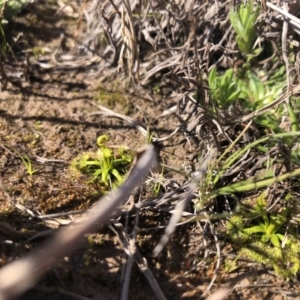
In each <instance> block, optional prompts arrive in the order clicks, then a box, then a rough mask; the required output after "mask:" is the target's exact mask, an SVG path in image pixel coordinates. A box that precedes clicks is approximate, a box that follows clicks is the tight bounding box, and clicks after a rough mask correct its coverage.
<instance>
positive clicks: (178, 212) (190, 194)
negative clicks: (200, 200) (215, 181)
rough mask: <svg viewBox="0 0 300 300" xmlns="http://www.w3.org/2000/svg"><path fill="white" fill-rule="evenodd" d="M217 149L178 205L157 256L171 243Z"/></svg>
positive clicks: (156, 253)
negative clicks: (172, 236) (177, 226)
mask: <svg viewBox="0 0 300 300" xmlns="http://www.w3.org/2000/svg"><path fill="white" fill-rule="evenodd" d="M216 152H217V151H216V149H212V150H211V151H210V153H209V155H208V156H207V158H206V159H205V160H204V162H203V163H202V165H201V167H200V168H199V171H198V172H199V173H198V175H197V176H196V177H195V178H194V179H193V181H192V182H191V183H190V184H189V187H188V189H189V191H188V194H187V196H186V197H185V199H183V200H181V201H179V203H178V204H176V207H175V212H174V213H173V215H172V217H171V219H170V221H169V224H168V226H167V227H166V230H165V234H164V236H163V237H162V238H161V239H160V241H159V243H158V244H157V246H156V247H155V248H154V250H153V253H154V254H155V255H158V254H159V253H160V252H161V251H162V250H163V249H164V247H165V246H166V244H167V243H168V242H169V240H170V237H171V235H172V234H173V232H174V231H175V228H176V225H177V223H178V222H179V220H180V218H181V216H182V213H183V211H184V209H185V207H186V205H187V204H188V203H189V202H190V201H191V199H192V197H193V194H194V191H195V190H196V188H197V186H198V184H199V183H200V184H201V182H202V180H203V177H204V174H205V172H206V169H207V167H208V164H209V163H210V161H211V160H212V159H213V157H214V156H215V155H216Z"/></svg>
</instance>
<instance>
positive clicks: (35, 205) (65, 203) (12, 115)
mask: <svg viewBox="0 0 300 300" xmlns="http://www.w3.org/2000/svg"><path fill="white" fill-rule="evenodd" d="M48 25H49V24H48ZM64 25H65V24H64V23H63V22H61V21H60V22H57V23H55V24H54V25H53V26H54V27H55V31H51V32H52V38H51V40H50V41H49V40H45V39H44V35H41V36H39V37H38V38H39V46H43V45H47V47H51V48H53V49H54V48H55V47H57V45H58V44H59V43H60V40H59V38H58V37H59V32H60V30H61V31H62V30H63V29H62V28H63V27H64ZM73 25H74V24H73ZM37 32H38V31H37ZM30 43H36V40H34V41H31V42H30ZM29 74H30V76H29V77H28V78H27V79H26V80H25V79H24V80H22V81H21V82H15V83H12V82H10V83H8V85H7V86H6V88H5V89H4V90H3V91H2V92H1V94H0V96H1V108H0V109H1V110H0V164H1V174H0V176H1V177H0V179H1V191H0V212H1V213H0V220H1V222H3V223H5V224H7V225H9V226H10V227H7V228H6V227H5V226H2V227H1V231H0V238H1V248H0V249H1V250H0V253H1V256H0V264H1V266H2V265H4V264H6V263H7V262H9V261H10V260H12V259H15V258H18V257H21V256H23V255H24V254H25V253H28V251H30V250H31V249H33V248H36V247H38V246H39V245H40V243H41V242H42V241H43V240H44V239H45V237H40V238H37V239H35V240H34V241H31V242H29V241H27V238H28V237H30V236H33V235H35V234H37V233H40V232H42V233H44V232H46V230H48V229H49V228H50V229H51V228H54V229H55V230H56V229H57V228H58V227H59V224H58V222H59V220H57V218H53V219H52V222H44V221H42V220H39V219H37V218H34V217H31V216H30V214H29V213H28V212H26V211H24V210H23V211H22V210H20V209H18V208H16V204H20V205H22V206H23V207H24V208H26V209H28V210H29V211H32V212H34V213H38V214H50V213H57V212H68V211H74V210H81V209H86V208H88V207H90V205H91V204H92V203H93V202H94V201H95V200H97V199H98V198H99V191H98V190H97V186H95V185H90V184H87V183H86V180H85V178H78V177H74V176H73V174H72V173H71V172H70V169H69V165H70V162H71V161H72V159H74V158H75V157H76V156H77V155H78V154H80V153H82V152H84V151H90V150H95V149H96V138H97V137H98V136H99V135H101V134H108V135H109V136H110V142H109V145H126V146H128V147H130V148H131V149H133V150H136V149H138V148H139V147H140V146H142V145H143V144H145V142H146V141H145V137H143V136H142V135H141V134H140V133H139V132H138V131H137V130H136V129H135V128H133V127H132V126H130V125H129V124H127V123H125V122H124V121H121V120H118V119H115V118H109V117H105V116H101V115H91V114H92V113H95V111H98V109H97V108H95V106H94V105H92V104H91V103H92V102H93V103H95V104H97V103H99V104H101V105H104V106H106V107H109V108H110V109H112V110H113V111H115V112H119V113H122V114H125V115H128V116H130V117H132V118H133V119H135V120H137V121H139V122H140V123H141V124H143V125H144V127H145V128H147V126H150V128H151V131H153V132H154V133H155V134H156V135H157V136H160V137H162V136H166V135H168V134H170V133H171V132H172V131H173V130H174V129H175V128H176V126H178V124H179V121H178V119H177V118H176V117H175V116H173V115H171V116H169V117H166V118H160V117H158V116H159V115H160V114H161V113H162V112H163V111H164V109H166V108H167V107H169V105H170V104H172V101H171V99H170V98H169V96H168V95H167V94H165V93H164V92H162V93H161V95H157V94H156V95H155V94H154V95H153V94H152V98H153V99H152V100H149V99H147V98H146V97H141V96H140V95H137V94H136V93H132V92H131V93H130V92H129V91H126V90H125V89H124V88H122V87H120V85H121V84H120V83H119V82H116V81H115V82H111V83H110V84H107V83H106V84H100V83H99V82H98V79H97V78H95V77H94V76H89V73H88V72H86V71H85V70H83V71H78V70H76V71H68V72H66V71H64V72H52V71H49V72H40V73H39V72H38V71H36V70H35V71H33V72H29ZM161 144H162V150H161V152H160V160H161V161H162V162H164V163H165V164H167V165H169V166H172V167H173V168H180V167H181V165H182V164H183V163H185V162H189V160H190V157H191V155H192V154H194V153H195V152H196V151H197V145H196V144H194V143H193V141H192V144H189V143H188V142H187V139H186V137H185V135H184V134H183V133H181V132H179V133H178V134H177V135H175V136H174V137H173V138H171V139H169V140H167V141H166V142H163V143H161ZM19 155H21V156H22V157H25V156H28V158H29V159H30V161H31V162H32V165H33V168H34V169H35V170H37V172H36V173H34V174H33V175H32V176H30V175H29V174H28V172H27V170H26V168H25V167H24V164H23V163H22V161H21V159H20V157H19ZM41 158H43V159H45V160H44V161H43V162H42V160H41ZM153 175H154V176H159V173H158V172H157V173H154V174H153ZM165 178H166V180H170V181H171V180H174V181H176V182H178V183H179V184H180V183H182V182H183V181H184V177H183V176H182V175H180V174H178V173H174V172H167V173H166V174H165ZM151 196H152V197H153V195H151V189H150V188H149V189H148V190H147V191H146V192H145V194H144V196H143V197H144V199H143V200H145V199H148V197H151ZM169 217H170V216H169V214H167V213H153V212H143V214H142V215H141V218H140V219H141V221H140V229H141V231H140V233H139V235H138V238H137V246H138V248H139V250H140V252H141V253H142V255H143V256H145V258H146V259H147V260H148V263H149V266H150V269H151V270H152V272H153V274H154V275H155V277H156V279H157V280H158V282H159V284H160V286H161V288H162V290H163V292H164V293H165V295H166V297H167V299H201V298H202V294H203V293H204V292H205V290H206V288H207V287H208V285H209V283H210V281H211V279H212V277H213V275H214V269H215V265H216V254H215V252H214V251H215V248H214V247H213V246H211V245H210V246H207V247H205V245H204V244H203V243H204V241H205V242H207V243H211V242H212V240H213V238H212V237H210V236H209V233H208V235H207V237H205V238H204V237H203V231H202V230H200V229H199V228H197V227H196V226H194V225H184V226H181V227H179V228H178V229H177V231H176V234H175V236H174V237H173V238H172V240H171V241H170V243H169V244H168V246H167V247H166V249H165V250H164V251H163V254H162V255H161V256H160V257H158V258H156V257H153V255H152V251H153V248H154V246H155V245H156V244H157V242H158V241H159V239H160V237H161V236H162V235H163V230H162V229H156V230H149V231H145V229H147V228H152V227H156V226H164V225H166V224H167V221H168V219H169ZM72 218H73V217H68V218H66V220H67V221H70V220H72ZM123 221H124V220H122V222H123ZM130 223H132V219H130ZM203 226H205V224H203ZM5 228H6V229H5ZM47 232H48V231H47ZM49 234H50V235H51V234H52V232H50V233H49ZM45 235H46V237H48V235H47V234H45ZM10 241H11V242H10ZM205 249H210V250H207V251H208V252H205V251H206V250H205ZM222 251H223V252H224V254H226V255H228V256H229V257H234V251H233V250H232V249H229V250H228V249H227V250H226V248H225V247H224V245H222ZM205 253H206V254H207V256H205ZM204 257H205V258H204ZM202 258H203V260H202ZM201 260H202V264H201V263H200V262H201ZM194 261H197V262H198V263H199V265H198V267H196V268H195V270H194V271H191V272H189V271H190V269H191V266H192V265H193V262H194ZM123 263H124V251H123V247H122V246H121V244H120V242H119V241H118V238H117V237H116V236H115V235H114V234H113V233H112V232H111V231H110V230H108V229H104V230H102V231H99V232H98V233H96V234H93V235H90V237H89V238H88V237H85V238H84V239H83V241H82V245H81V247H80V250H78V251H76V252H75V253H74V254H72V255H71V256H69V257H65V258H64V259H63V260H62V261H61V262H60V263H59V265H58V266H53V269H52V270H50V271H49V273H48V274H47V275H45V276H44V277H43V279H42V280H41V281H40V282H39V283H38V284H37V286H36V287H34V288H32V289H31V290H30V291H28V292H27V293H26V294H24V295H23V296H22V297H20V299H45V300H46V299H77V298H76V297H77V296H79V295H81V296H84V297H87V298H88V299H95V300H96V299H97V300H100V299H119V297H120V293H121V286H122V285H121V283H120V281H121V278H122V277H121V275H122V268H123ZM222 266H224V262H222ZM251 270H252V267H251V264H248V262H244V265H243V264H242V266H241V268H240V269H239V270H238V271H235V272H233V273H232V274H229V273H226V272H224V271H221V272H219V274H218V275H217V280H216V284H215V287H214V289H215V288H217V287H219V286H222V285H223V284H225V283H226V282H227V280H228V279H230V278H233V277H235V276H237V275H238V274H239V273H243V272H246V271H251ZM242 285H245V286H247V285H248V287H242ZM281 291H289V292H297V291H299V283H298V282H295V283H292V282H285V281H283V280H282V281H281V280H280V279H278V278H276V277H275V276H272V275H269V274H265V275H262V276H254V277H251V278H249V279H247V280H244V281H242V282H241V283H240V286H239V287H237V288H235V289H234V291H233V293H232V294H231V296H230V298H229V299H274V300H275V299H276V300H280V299H288V296H285V294H284V292H283V293H281ZM78 299H79V298H78ZM85 299H86V298H85ZM130 299H155V296H154V294H153V292H152V291H151V289H150V287H149V285H148V283H147V281H146V279H145V278H144V277H143V275H142V274H141V272H140V271H139V270H138V268H137V267H136V266H135V267H134V269H133V271H132V276H131V285H130Z"/></svg>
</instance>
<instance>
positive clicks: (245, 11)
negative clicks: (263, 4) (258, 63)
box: [229, 1, 260, 55]
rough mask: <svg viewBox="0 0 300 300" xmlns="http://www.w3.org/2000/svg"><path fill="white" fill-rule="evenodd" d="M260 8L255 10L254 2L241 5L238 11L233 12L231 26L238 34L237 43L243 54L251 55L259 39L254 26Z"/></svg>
mask: <svg viewBox="0 0 300 300" xmlns="http://www.w3.org/2000/svg"><path fill="white" fill-rule="evenodd" d="M259 10H260V8H259V6H256V8H254V6H253V2H252V1H248V2H247V3H246V4H245V5H241V6H240V7H239V8H238V9H237V11H235V10H233V9H232V10H231V11H230V13H229V18H230V21H231V25H232V27H233V28H234V30H235V32H236V34H237V35H236V42H237V45H238V48H239V50H240V51H241V53H242V54H244V55H247V54H250V53H251V52H253V51H252V48H253V45H254V42H255V40H256V38H257V35H256V30H255V27H254V24H255V22H256V20H257V17H258V15H259ZM256 54H258V53H256Z"/></svg>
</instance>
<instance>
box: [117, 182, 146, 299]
mask: <svg viewBox="0 0 300 300" xmlns="http://www.w3.org/2000/svg"><path fill="white" fill-rule="evenodd" d="M142 192H143V189H142V188H141V190H140V196H139V202H141V197H142ZM139 218H140V210H139V209H137V210H136V216H135V222H134V228H133V233H132V239H130V240H129V243H127V246H128V247H127V249H125V251H126V252H127V255H128V259H127V264H126V271H125V278H124V282H123V287H122V295H121V300H126V299H128V294H129V284H130V277H131V269H132V265H133V259H134V254H135V251H136V246H135V241H136V235H137V231H138V224H139Z"/></svg>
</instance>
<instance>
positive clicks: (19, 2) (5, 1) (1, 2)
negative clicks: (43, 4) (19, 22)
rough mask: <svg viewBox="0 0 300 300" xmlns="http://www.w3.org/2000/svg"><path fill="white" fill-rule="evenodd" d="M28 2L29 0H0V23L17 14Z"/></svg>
mask: <svg viewBox="0 0 300 300" xmlns="http://www.w3.org/2000/svg"><path fill="white" fill-rule="evenodd" d="M28 3H29V0H0V11H1V12H2V14H1V16H0V17H1V23H2V24H3V23H7V20H9V19H11V18H12V17H14V16H16V15H18V14H19V13H20V12H21V11H22V9H23V8H24V7H25V6H26V5H27V4H28Z"/></svg>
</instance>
